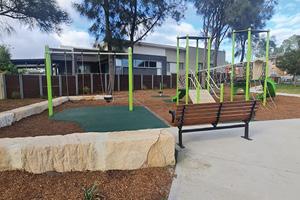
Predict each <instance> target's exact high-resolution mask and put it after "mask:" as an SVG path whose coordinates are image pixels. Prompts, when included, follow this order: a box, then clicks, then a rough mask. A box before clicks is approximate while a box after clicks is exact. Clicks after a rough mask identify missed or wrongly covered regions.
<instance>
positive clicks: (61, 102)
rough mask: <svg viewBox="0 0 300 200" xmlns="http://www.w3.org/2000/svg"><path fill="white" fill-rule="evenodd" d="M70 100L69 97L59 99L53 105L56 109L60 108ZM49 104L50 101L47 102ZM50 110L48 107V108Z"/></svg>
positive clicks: (53, 101)
mask: <svg viewBox="0 0 300 200" xmlns="http://www.w3.org/2000/svg"><path fill="white" fill-rule="evenodd" d="M68 101H69V98H68V97H58V98H55V99H53V100H52V104H53V106H54V107H56V106H59V105H61V104H63V103H65V102H68ZM46 102H47V104H48V101H46ZM47 108H48V107H47Z"/></svg>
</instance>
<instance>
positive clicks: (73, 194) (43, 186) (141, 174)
mask: <svg viewBox="0 0 300 200" xmlns="http://www.w3.org/2000/svg"><path fill="white" fill-rule="evenodd" d="M173 174H174V170H173V168H147V169H142V170H132V171H107V172H99V171H97V172H69V173H56V172H48V173H44V174H30V173H27V172H21V171H5V172H0V199H1V200H2V199H3V200H23V199H30V200H31V199H32V200H33V199H34V200H40V199H43V200H46V199H55V200H66V199H83V188H88V187H91V186H92V185H94V184H95V185H96V186H97V189H98V192H99V193H98V194H99V197H100V199H102V200H103V199H105V200H121V199H124V200H125V199H126V200H127V199H151V200H163V199H167V196H168V193H169V190H170V187H171V183H172V178H173Z"/></svg>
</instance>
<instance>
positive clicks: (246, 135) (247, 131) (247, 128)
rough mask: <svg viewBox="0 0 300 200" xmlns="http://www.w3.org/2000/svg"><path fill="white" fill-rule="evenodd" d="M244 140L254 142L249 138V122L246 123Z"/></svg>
mask: <svg viewBox="0 0 300 200" xmlns="http://www.w3.org/2000/svg"><path fill="white" fill-rule="evenodd" d="M242 138H244V139H246V140H252V139H251V138H249V122H245V133H244V136H242Z"/></svg>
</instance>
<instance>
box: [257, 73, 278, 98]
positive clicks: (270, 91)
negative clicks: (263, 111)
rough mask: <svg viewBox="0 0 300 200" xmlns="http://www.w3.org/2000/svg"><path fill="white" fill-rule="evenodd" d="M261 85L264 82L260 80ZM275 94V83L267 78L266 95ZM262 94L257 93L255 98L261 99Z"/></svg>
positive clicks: (272, 95)
mask: <svg viewBox="0 0 300 200" xmlns="http://www.w3.org/2000/svg"><path fill="white" fill-rule="evenodd" d="M261 84H262V86H263V87H264V82H263V81H262V83H261ZM275 96H276V83H275V82H274V81H273V79H271V78H267V97H275ZM263 97H264V94H263V93H261V94H259V95H257V99H260V100H262V99H263Z"/></svg>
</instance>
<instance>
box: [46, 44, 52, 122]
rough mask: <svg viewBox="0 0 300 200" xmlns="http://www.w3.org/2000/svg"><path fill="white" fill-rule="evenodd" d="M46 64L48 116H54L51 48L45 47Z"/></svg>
mask: <svg viewBox="0 0 300 200" xmlns="http://www.w3.org/2000/svg"><path fill="white" fill-rule="evenodd" d="M45 63H46V76H47V94H48V116H49V117H51V116H53V104H52V83H51V71H52V69H51V66H52V65H51V56H50V50H49V46H48V45H46V46H45Z"/></svg>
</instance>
